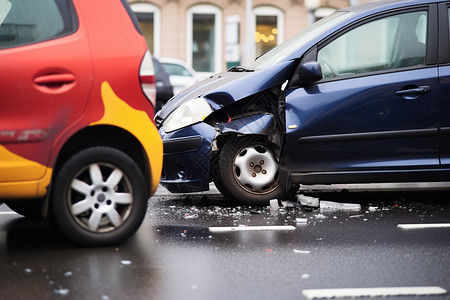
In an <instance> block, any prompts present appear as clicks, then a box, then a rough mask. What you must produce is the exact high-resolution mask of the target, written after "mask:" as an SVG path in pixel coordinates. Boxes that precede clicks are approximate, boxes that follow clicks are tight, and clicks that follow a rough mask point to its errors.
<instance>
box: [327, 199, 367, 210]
mask: <svg viewBox="0 0 450 300" xmlns="http://www.w3.org/2000/svg"><path fill="white" fill-rule="evenodd" d="M320 210H321V211H327V210H346V211H361V204H352V203H340V202H332V201H320Z"/></svg>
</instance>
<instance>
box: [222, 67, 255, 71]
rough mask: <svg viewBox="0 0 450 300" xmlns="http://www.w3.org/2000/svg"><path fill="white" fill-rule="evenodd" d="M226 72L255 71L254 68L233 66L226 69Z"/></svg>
mask: <svg viewBox="0 0 450 300" xmlns="http://www.w3.org/2000/svg"><path fill="white" fill-rule="evenodd" d="M228 72H255V70H254V69H247V68H244V67H243V66H233V67H231V68H229V69H228Z"/></svg>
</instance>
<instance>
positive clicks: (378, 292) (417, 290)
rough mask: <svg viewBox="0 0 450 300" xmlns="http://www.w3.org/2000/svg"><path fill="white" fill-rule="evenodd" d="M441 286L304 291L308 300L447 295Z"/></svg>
mask: <svg viewBox="0 0 450 300" xmlns="http://www.w3.org/2000/svg"><path fill="white" fill-rule="evenodd" d="M446 294H447V291H446V290H445V289H443V288H441V287H439V286H418V287H382V288H347V289H317V290H303V296H305V297H307V298H308V299H332V298H355V297H392V296H429V295H446Z"/></svg>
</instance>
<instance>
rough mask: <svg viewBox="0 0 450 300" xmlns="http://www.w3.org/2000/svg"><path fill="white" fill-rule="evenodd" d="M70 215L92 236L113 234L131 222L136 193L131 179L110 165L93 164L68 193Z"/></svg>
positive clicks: (77, 177) (79, 173)
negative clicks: (126, 222)
mask: <svg viewBox="0 0 450 300" xmlns="http://www.w3.org/2000/svg"><path fill="white" fill-rule="evenodd" d="M68 193H69V195H68V201H69V209H70V212H71V214H72V216H73V218H74V219H75V221H76V222H77V223H78V224H79V225H80V226H81V227H83V228H84V229H86V230H88V231H90V232H97V233H103V232H110V231H113V230H115V229H117V228H118V227H120V226H121V225H122V224H123V223H124V222H125V221H126V220H127V218H128V216H129V215H130V212H131V208H132V206H133V189H132V185H131V182H130V180H129V179H128V177H127V176H126V175H125V174H124V173H123V172H122V171H121V170H120V169H119V168H117V167H115V166H114V165H112V164H108V163H93V164H90V165H88V166H86V167H85V168H83V169H81V170H80V171H79V172H78V173H77V174H76V176H74V178H73V180H72V182H71V184H70V187H69V191H68Z"/></svg>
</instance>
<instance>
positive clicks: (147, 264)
mask: <svg viewBox="0 0 450 300" xmlns="http://www.w3.org/2000/svg"><path fill="white" fill-rule="evenodd" d="M313 196H319V198H320V199H321V204H322V208H319V209H313V210H306V209H305V208H303V207H294V208H281V209H277V208H271V207H246V206H241V207H236V206H234V205H233V204H232V203H229V202H228V201H227V200H226V199H224V198H223V197H221V196H220V195H219V194H217V193H215V192H214V191H213V192H210V193H204V194H196V195H189V196H188V195H172V194H169V193H167V192H165V191H164V190H162V189H161V190H159V191H158V194H157V195H156V196H155V197H153V198H152V199H151V201H150V202H149V206H148V213H147V217H146V219H145V221H144V224H143V225H142V226H141V228H140V229H139V231H138V232H137V234H136V235H135V236H134V237H133V238H132V239H131V240H129V241H128V242H126V243H125V244H122V245H118V246H117V247H109V248H97V249H94V248H92V249H91V248H79V247H76V246H74V245H73V244H71V243H69V242H67V241H65V240H64V239H62V238H61V237H60V236H59V235H58V234H57V233H56V232H55V231H54V230H53V229H52V228H51V227H50V226H49V225H48V224H47V223H46V222H45V221H39V220H29V219H26V218H23V217H21V216H19V215H17V214H14V213H12V212H11V211H9V210H8V209H7V207H6V206H5V205H0V299H101V300H107V299H111V300H112V299H158V300H164V299H199V300H202V299H213V300H220V299H224V300H225V299H227V300H229V299H311V298H314V297H322V298H323V297H329V298H331V297H337V296H339V295H343V296H345V295H346V296H353V297H358V296H361V295H365V296H372V297H375V296H381V295H383V293H384V296H385V297H388V298H392V299H416V300H422V299H436V300H438V299H450V296H449V294H448V293H447V291H450V228H449V227H445V226H446V225H448V224H449V223H450V201H449V200H450V199H449V198H450V193H449V192H436V191H435V192H420V191H414V192H402V193H387V192H384V193H374V192H371V193H331V192H328V193H321V194H314V195H313ZM327 201H332V202H327ZM344 203H345V204H349V203H352V204H357V205H356V206H354V205H353V206H348V205H343V204H344ZM290 204H292V203H290ZM405 224H429V226H430V225H433V226H435V225H436V224H438V225H441V226H442V227H437V228H409V227H406V228H404V227H402V226H403V225H405ZM356 288H360V290H356ZM361 288H363V289H362V290H361ZM394 288H395V289H394ZM398 288H400V289H398ZM330 289H333V290H330ZM336 289H337V290H336ZM433 293H436V294H437V295H432V294H433ZM399 294H400V295H402V294H403V295H404V296H399ZM405 294H407V295H405ZM422 294H423V295H422Z"/></svg>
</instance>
